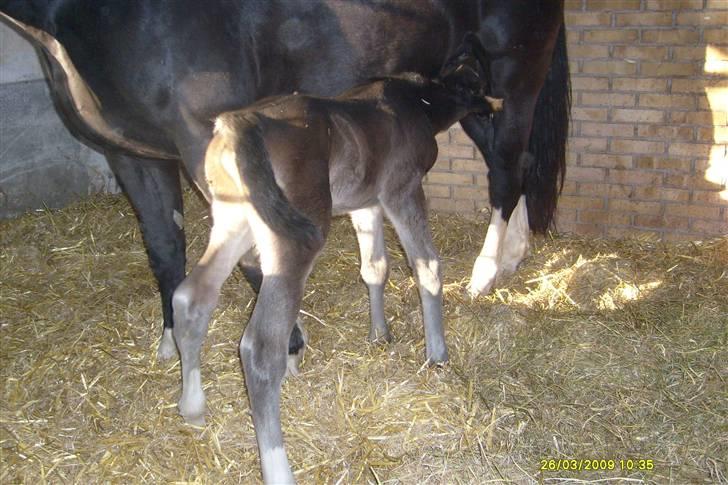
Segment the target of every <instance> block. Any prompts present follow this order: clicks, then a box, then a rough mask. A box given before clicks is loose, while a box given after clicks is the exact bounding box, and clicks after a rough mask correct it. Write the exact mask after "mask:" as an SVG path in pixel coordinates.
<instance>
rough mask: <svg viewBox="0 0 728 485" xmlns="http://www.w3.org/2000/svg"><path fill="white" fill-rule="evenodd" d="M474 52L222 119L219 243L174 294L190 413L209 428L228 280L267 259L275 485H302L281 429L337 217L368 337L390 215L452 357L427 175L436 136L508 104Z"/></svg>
mask: <svg viewBox="0 0 728 485" xmlns="http://www.w3.org/2000/svg"><path fill="white" fill-rule="evenodd" d="M471 42H473V40H472V39H471ZM475 42H477V41H475ZM464 45H465V47H464V48H463V49H462V50H461V52H459V55H458V56H457V57H455V58H454V59H453V61H451V62H450V63H449V64H448V66H447V67H446V69H444V70H443V74H442V75H441V76H440V78H439V79H438V80H434V81H433V80H428V79H425V78H423V77H421V76H419V75H416V74H406V75H403V76H401V77H390V78H383V79H379V80H376V81H374V82H371V83H369V84H366V85H363V86H360V87H357V88H354V89H352V90H350V91H347V92H345V93H344V94H342V95H340V96H338V97H336V98H331V99H329V98H316V97H309V96H302V95H295V94H294V95H290V96H283V97H276V98H270V99H267V100H263V101H261V102H259V103H258V104H255V105H253V106H251V107H248V108H246V109H244V110H241V111H235V112H229V113H225V114H223V115H221V116H219V117H218V118H217V120H216V121H215V136H214V138H213V140H212V141H211V143H210V145H209V147H208V151H207V156H206V159H205V173H206V176H207V179H208V182H209V186H210V190H211V192H212V203H211V211H212V218H213V226H212V232H211V235H210V242H209V245H208V247H207V250H206V251H205V253H204V255H203V256H202V258H201V259H200V262H199V263H198V264H197V266H196V267H195V268H194V269H193V270H192V272H191V273H190V274H189V276H188V277H187V278H186V279H185V280H184V282H183V283H182V284H181V285H180V286H179V287H178V289H177V290H176V292H175V294H174V298H173V308H174V337H175V340H176V342H177V346H178V348H179V351H180V355H181V360H182V397H181V399H180V402H179V410H180V413H181V414H182V415H183V416H184V418H185V419H186V420H187V421H188V422H192V423H202V422H204V418H203V414H204V411H205V397H204V393H203V391H202V385H201V379H200V348H201V344H202V341H203V339H204V337H205V335H206V333H207V326H208V321H209V319H210V316H211V314H212V311H213V309H214V308H215V306H216V304H217V300H218V296H219V291H220V288H221V286H222V284H223V282H224V281H225V279H227V277H228V276H229V275H230V273H231V272H232V270H233V268H234V267H235V265H236V264H237V263H238V261H239V260H240V259H241V257H243V256H245V255H246V254H247V253H249V252H251V251H255V250H257V253H258V256H259V258H260V269H261V271H262V275H263V278H262V285H261V287H260V292H259V295H258V300H257V303H256V305H255V309H254V310H253V314H252V316H251V318H250V321H249V322H248V325H247V328H246V329H245V333H244V335H243V338H242V341H241V343H240V356H241V359H242V362H243V368H244V371H245V380H246V384H247V387H248V395H249V397H250V405H251V409H252V414H253V424H254V426H255V431H256V436H257V439H258V446H259V451H260V457H261V462H262V468H263V477H264V479H265V481H266V482H268V483H279V482H292V481H293V475H292V474H291V471H290V467H289V465H288V460H287V457H286V453H285V451H284V448H283V436H282V432H281V425H280V404H279V402H280V390H281V381H282V379H283V377H284V374H285V371H286V356H287V350H288V342H289V336H290V335H291V331H292V329H293V327H294V324H295V322H296V316H297V315H298V312H299V308H300V305H301V299H302V296H303V289H304V283H305V281H306V278H307V277H308V274H309V272H310V271H311V267H312V265H313V262H314V259H315V258H316V256H317V255H318V253H319V252H320V251H321V249H322V247H323V245H324V240H325V238H326V234H327V232H328V229H329V225H330V221H331V217H332V216H333V215H339V214H349V215H350V216H351V219H352V222H353V223H354V227H355V228H356V233H357V237H358V241H359V247H360V251H361V275H362V277H363V279H364V281H365V282H366V284H367V286H368V288H369V297H370V306H371V330H370V333H369V338H370V339H371V340H376V339H378V338H385V339H388V338H389V331H388V329H387V324H386V321H385V317H384V307H383V291H384V283H385V279H386V277H387V256H386V254H385V244H384V235H383V231H382V216H383V214H386V215H387V217H388V218H389V220H390V221H391V222H392V224H393V225H394V228H395V229H396V231H397V234H398V236H399V239H400V241H401V243H402V246H403V247H404V249H405V252H406V253H407V258H408V261H409V264H410V266H411V267H412V270H413V272H414V276H415V278H416V280H417V283H418V285H419V292H420V298H421V302H422V311H423V320H424V326H425V344H426V357H427V360H428V361H429V362H430V363H431V364H436V363H441V362H445V361H446V360H447V358H448V355H447V349H446V346H445V339H444V335H443V328H442V284H441V281H440V265H439V260H438V256H437V252H436V251H435V248H434V246H433V243H432V237H431V235H430V231H429V228H428V226H427V213H426V208H425V196H424V192H423V190H422V178H423V176H424V175H425V174H426V173H427V171H428V170H429V169H430V168H431V167H432V165H433V164H434V163H435V159H436V157H437V144H436V142H435V135H436V134H437V133H438V132H441V131H443V130H446V129H447V128H448V127H449V126H450V125H452V124H453V123H455V122H457V121H459V120H460V119H461V118H463V117H464V116H466V115H468V114H471V113H474V112H480V113H484V114H486V113H490V112H492V111H493V110H497V109H499V100H494V99H492V98H487V97H485V96H484V84H483V81H482V77H480V76H479V75H478V73H477V71H476V70H477V67H476V69H473V68H472V67H471V66H472V64H473V59H474V58H473V57H472V55H471V52H472V48H471V47H472V46H469V44H468V43H467V42H466V43H465V44H464ZM475 64H476V65H477V62H476V63H475Z"/></svg>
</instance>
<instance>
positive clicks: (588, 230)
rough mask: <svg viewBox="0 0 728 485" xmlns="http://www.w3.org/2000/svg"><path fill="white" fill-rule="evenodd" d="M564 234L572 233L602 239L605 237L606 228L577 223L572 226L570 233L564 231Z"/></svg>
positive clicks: (598, 225)
mask: <svg viewBox="0 0 728 485" xmlns="http://www.w3.org/2000/svg"><path fill="white" fill-rule="evenodd" d="M564 232H572V233H574V234H579V235H581V236H594V237H601V236H603V235H604V226H603V225H601V224H581V223H575V224H572V225H571V226H570V229H569V230H568V231H567V230H564Z"/></svg>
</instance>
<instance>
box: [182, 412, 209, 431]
mask: <svg viewBox="0 0 728 485" xmlns="http://www.w3.org/2000/svg"><path fill="white" fill-rule="evenodd" d="M182 418H183V419H184V420H185V423H187V424H189V425H190V426H198V427H200V428H204V427H205V415H204V414H197V415H194V416H186V415H184V414H183V415H182Z"/></svg>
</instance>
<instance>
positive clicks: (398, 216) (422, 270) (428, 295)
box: [382, 182, 448, 364]
mask: <svg viewBox="0 0 728 485" xmlns="http://www.w3.org/2000/svg"><path fill="white" fill-rule="evenodd" d="M382 205H383V206H384V210H385V211H386V213H387V217H389V220H390V221H392V224H393V225H394V228H395V230H396V231H397V236H399V240H400V241H401V242H402V246H403V247H404V250H405V252H406V253H407V260H408V261H409V264H410V266H411V267H412V272H413V273H414V276H415V279H416V280H417V285H418V287H419V291H420V300H421V302H422V319H423V321H424V324H425V347H426V357H427V360H428V361H429V363H430V364H438V363H441V362H446V361H447V360H448V355H447V346H446V345H445V333H444V330H443V328H442V277H441V275H440V258H439V257H438V255H437V251H436V250H435V245H434V243H433V242H432V235H431V234H430V228H429V227H428V225H427V211H426V209H425V193H424V191H423V190H422V185H421V184H420V183H417V182H412V183H411V184H410V185H409V186H408V187H405V188H404V190H393V191H388V192H387V195H386V196H385V198H384V200H382Z"/></svg>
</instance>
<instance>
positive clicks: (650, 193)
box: [632, 185, 690, 202]
mask: <svg viewBox="0 0 728 485" xmlns="http://www.w3.org/2000/svg"><path fill="white" fill-rule="evenodd" d="M632 197H634V198H635V199H638V200H663V201H670V202H687V201H688V200H690V191H689V190H680V189H668V188H665V187H655V186H646V185H645V186H639V187H635V188H634V191H633V192H632Z"/></svg>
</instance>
